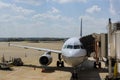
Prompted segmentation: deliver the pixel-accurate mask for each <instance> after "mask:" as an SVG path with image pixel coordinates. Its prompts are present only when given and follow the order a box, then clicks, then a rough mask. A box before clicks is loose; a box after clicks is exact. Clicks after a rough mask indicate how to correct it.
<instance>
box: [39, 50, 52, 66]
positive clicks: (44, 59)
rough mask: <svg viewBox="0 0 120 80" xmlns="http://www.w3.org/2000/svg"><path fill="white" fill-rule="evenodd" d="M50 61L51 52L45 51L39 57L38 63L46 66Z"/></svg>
mask: <svg viewBox="0 0 120 80" xmlns="http://www.w3.org/2000/svg"><path fill="white" fill-rule="evenodd" d="M51 62H52V56H51V52H46V53H44V54H43V55H42V56H41V57H40V59H39V63H40V64H41V65H45V66H47V65H49V64H50V63H51Z"/></svg>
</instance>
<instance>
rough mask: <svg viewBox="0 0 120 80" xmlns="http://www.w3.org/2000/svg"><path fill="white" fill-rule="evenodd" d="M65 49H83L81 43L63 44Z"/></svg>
mask: <svg viewBox="0 0 120 80" xmlns="http://www.w3.org/2000/svg"><path fill="white" fill-rule="evenodd" d="M64 48H65V49H80V48H81V49H83V46H82V45H65V47H64Z"/></svg>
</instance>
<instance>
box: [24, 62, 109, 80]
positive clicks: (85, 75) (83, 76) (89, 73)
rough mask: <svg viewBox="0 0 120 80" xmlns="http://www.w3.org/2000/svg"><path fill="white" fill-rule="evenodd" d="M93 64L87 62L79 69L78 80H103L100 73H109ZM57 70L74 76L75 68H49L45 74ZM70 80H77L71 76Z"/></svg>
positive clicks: (33, 66) (34, 66)
mask: <svg viewBox="0 0 120 80" xmlns="http://www.w3.org/2000/svg"><path fill="white" fill-rule="evenodd" d="M93 63H94V61H91V60H87V61H85V62H84V63H82V64H81V65H80V66H79V67H78V68H77V73H78V79H77V80H101V78H100V75H99V73H105V72H108V70H107V69H105V68H101V69H95V68H93ZM24 66H25V67H32V68H34V69H35V68H43V66H36V65H24ZM56 70H58V71H66V72H70V73H71V74H72V72H73V71H74V68H73V67H53V66H48V67H46V68H45V71H44V73H52V72H55V71H56ZM70 80H76V79H73V78H72V76H71V78H70Z"/></svg>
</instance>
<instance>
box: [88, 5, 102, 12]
mask: <svg viewBox="0 0 120 80" xmlns="http://www.w3.org/2000/svg"><path fill="white" fill-rule="evenodd" d="M99 11H101V8H100V7H99V6H98V5H93V6H92V7H90V8H88V9H87V10H86V12H88V13H91V14H92V13H95V12H99Z"/></svg>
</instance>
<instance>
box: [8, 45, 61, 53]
mask: <svg viewBox="0 0 120 80" xmlns="http://www.w3.org/2000/svg"><path fill="white" fill-rule="evenodd" d="M8 45H9V46H15V47H20V48H25V49H34V50H38V51H46V52H53V53H58V54H61V53H62V52H61V51H59V50H52V49H45V48H37V47H31V46H22V45H16V44H11V43H9V44H8Z"/></svg>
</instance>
